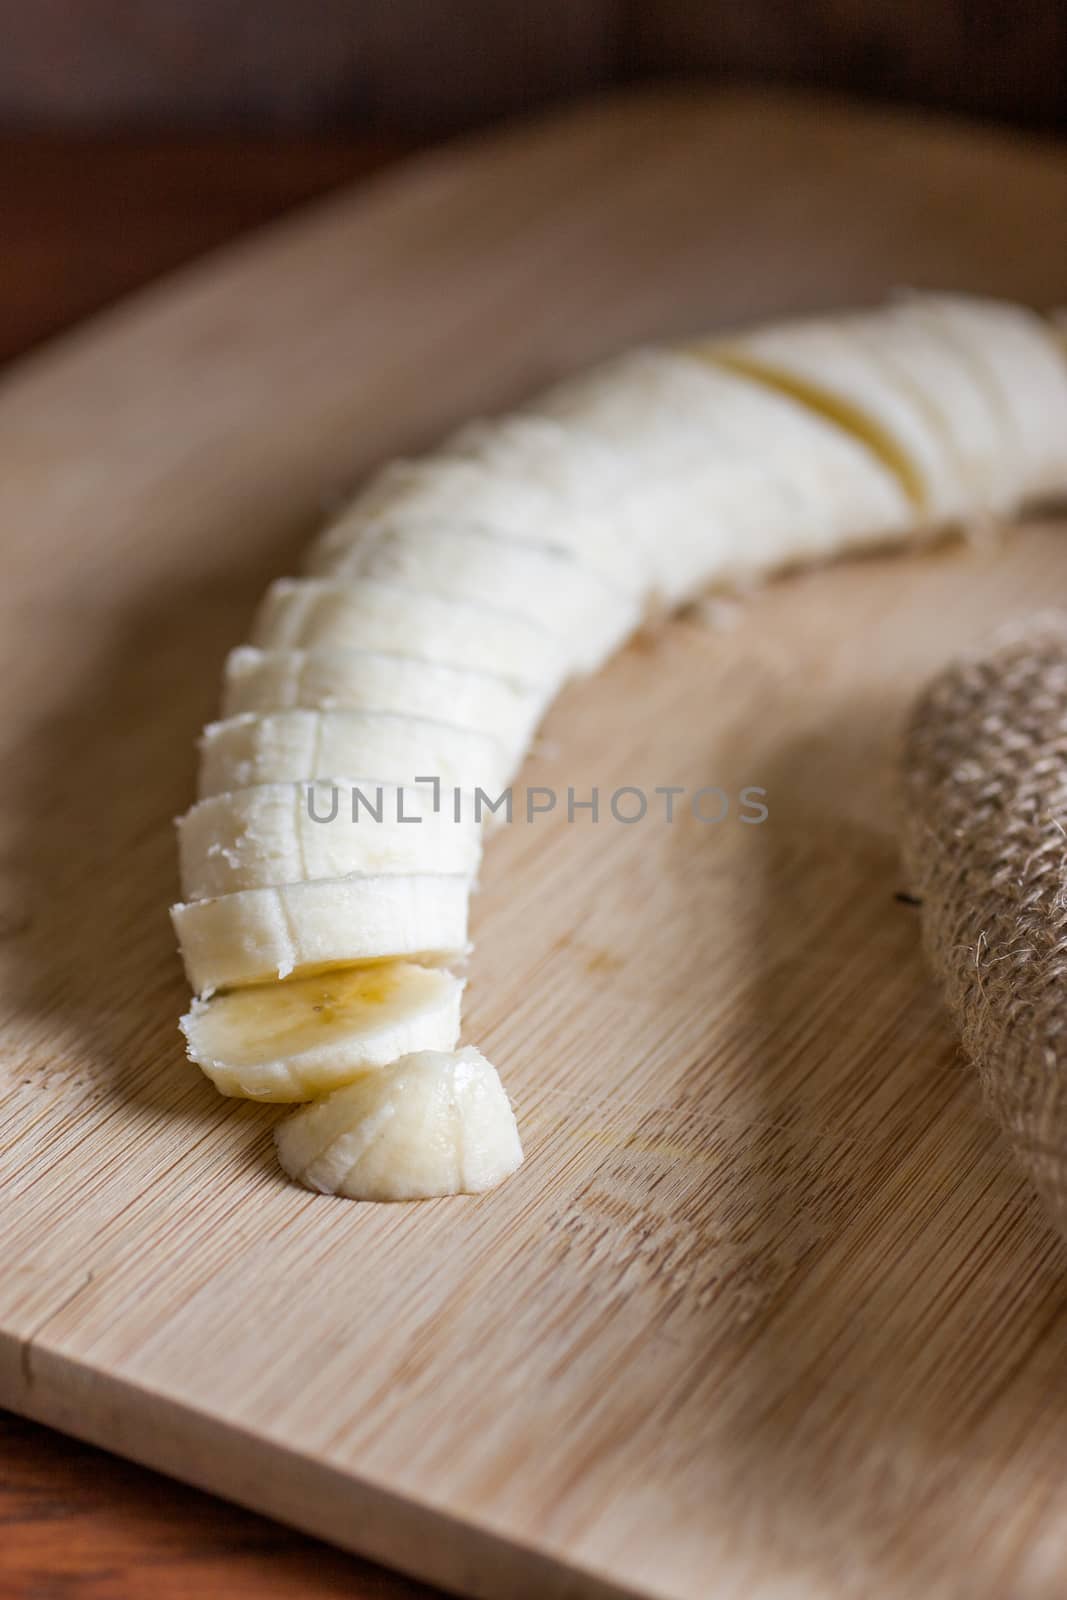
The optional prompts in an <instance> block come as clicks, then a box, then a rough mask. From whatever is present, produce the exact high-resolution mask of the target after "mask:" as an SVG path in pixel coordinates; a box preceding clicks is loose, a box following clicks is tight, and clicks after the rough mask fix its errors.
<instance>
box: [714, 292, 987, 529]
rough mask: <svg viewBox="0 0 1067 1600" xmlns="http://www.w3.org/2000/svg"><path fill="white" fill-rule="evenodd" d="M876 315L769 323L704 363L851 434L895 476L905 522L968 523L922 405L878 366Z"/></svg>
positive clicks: (964, 498)
mask: <svg viewBox="0 0 1067 1600" xmlns="http://www.w3.org/2000/svg"><path fill="white" fill-rule="evenodd" d="M891 337H892V336H891V333H889V332H888V330H887V326H886V323H885V322H884V321H883V320H882V319H881V318H880V317H879V316H877V315H872V316H850V317H838V318H832V319H831V318H812V319H810V320H808V321H805V322H790V323H781V324H776V325H773V326H771V327H767V328H760V329H756V330H755V331H753V332H750V333H746V334H739V335H737V336H736V337H734V338H731V339H729V340H725V341H717V342H712V343H709V344H708V345H706V346H705V347H704V352H705V354H706V355H707V357H708V358H709V359H711V360H716V361H719V362H720V363H722V364H723V365H724V366H725V367H727V368H729V369H731V370H733V371H736V372H738V373H740V374H742V375H745V376H748V377H749V378H751V379H752V380H753V381H755V382H758V383H764V384H766V385H767V386H768V387H770V388H775V389H779V390H781V391H782V392H783V393H785V394H790V395H792V396H793V397H794V398H795V399H797V400H799V401H800V402H801V404H804V405H807V406H808V407H809V408H810V409H811V410H813V411H815V412H818V413H819V414H821V415H823V416H825V417H826V418H827V419H828V420H829V421H831V422H833V423H834V424H836V425H837V426H838V427H840V428H842V429H844V430H845V431H846V432H849V433H852V434H853V435H854V436H855V437H856V438H857V439H859V440H860V441H861V442H862V443H864V444H865V445H866V446H867V447H868V448H869V449H870V450H871V452H872V453H873V454H874V455H876V456H877V457H878V458H879V459H880V460H881V461H882V462H883V463H884V464H885V465H887V466H888V467H889V468H890V469H891V470H892V471H893V472H894V473H895V474H896V475H897V477H898V479H899V481H900V483H901V485H902V486H903V487H904V489H905V491H906V492H907V494H908V496H909V498H910V500H911V501H912V516H911V518H910V522H911V523H915V522H916V521H918V522H923V521H926V522H930V523H934V524H937V525H943V524H945V523H949V522H954V521H959V520H961V519H963V518H966V517H969V516H971V515H972V514H973V512H974V511H975V509H976V495H975V492H974V488H973V486H972V485H971V484H970V483H969V482H968V480H967V478H966V476H965V474H964V472H963V471H962V470H961V465H960V462H959V460H958V459H957V457H956V455H955V452H954V451H953V449H952V447H951V444H950V442H949V440H948V439H947V437H946V436H945V434H944V433H943V431H942V430H941V429H940V428H939V427H938V425H937V421H936V417H935V416H934V415H933V414H932V413H931V408H930V406H929V405H928V404H927V403H925V401H924V400H923V398H921V397H920V396H918V395H917V394H916V391H915V386H914V385H913V384H912V383H911V382H910V381H908V380H902V375H901V373H900V371H899V370H898V369H896V368H894V366H893V365H892V364H891V363H890V362H888V361H886V360H885V359H884V357H883V350H884V348H885V345H886V343H887V342H890V343H891Z"/></svg>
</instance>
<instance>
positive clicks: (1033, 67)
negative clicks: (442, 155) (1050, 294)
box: [0, 0, 1067, 361]
mask: <svg viewBox="0 0 1067 1600" xmlns="http://www.w3.org/2000/svg"><path fill="white" fill-rule="evenodd" d="M680 77H681V78H687V79H699V80H702V81H704V82H707V83H709V84H712V85H714V84H726V83H736V82H743V83H750V84H751V83H764V84H766V83H772V84H782V83H784V84H789V85H801V86H805V87H813V88H820V89H831V90H836V91H844V92H847V93H850V94H853V95H857V96H860V97H867V98H872V99H877V100H879V101H882V102H889V103H892V104H896V105H900V106H902V107H908V106H912V107H924V108H930V109H933V110H943V111H950V112H956V113H963V114H966V115H969V116H972V117H979V118H984V119H993V120H997V121H1000V122H1003V123H1007V124H1014V125H1015V126H1018V127H1024V128H1029V129H1033V130H1038V131H1041V132H1046V133H1047V132H1055V131H1060V130H1063V129H1064V128H1067V0H1015V3H1014V4H1011V3H1010V0H893V3H888V0H706V3H699V0H0V197H2V200H0V204H2V212H0V224H2V227H3V233H2V236H0V237H2V240H3V243H2V246H0V361H2V360H3V359H4V358H9V357H11V356H13V355H16V354H20V353H22V352H24V351H26V350H28V349H30V348H31V347H33V346H34V345H36V344H38V343H39V342H40V341H41V340H42V339H44V338H46V337H48V336H49V335H50V334H53V333H56V332H59V331H60V330H62V329H63V328H65V327H68V326H69V325H70V324H72V323H74V322H76V321H78V320H79V319H80V318H81V317H83V316H85V315H86V314H88V313H90V312H92V311H95V310H98V309H100V308H101V307H103V306H106V305H108V304H109V303H110V302H112V301H113V300H115V299H116V298H118V297H119V296H121V295H123V294H125V293H127V292H128V291H130V290H131V289H134V288H137V287H138V286H140V285H142V284H144V283H146V282H148V281H150V280H151V279H153V278H155V277H157V276H158V275H159V274H161V273H163V272H165V271H167V270H169V269H171V268H173V267H176V266H179V265H181V264H182V263H184V262H185V261H188V260H190V259H192V258H194V257H196V256H198V255H200V254H202V253H203V252H204V251H206V250H209V249H211V248H212V247H213V246H216V245H219V244H222V243H224V242H225V241H227V240H229V239H231V238H233V237H234V236H235V235H238V234H240V233H242V232H244V231H246V230H247V229H248V228H250V227H253V226H255V225H257V224H259V223H263V222H266V221H269V220H271V219H272V218H274V217H277V216H279V215H280V214H282V213H283V212H285V211H286V210H288V209H290V208H291V207H293V206H295V205H298V204H300V203H301V202H303V201H305V200H308V199H310V198H313V197H314V196H317V195H320V194H322V193H324V192H326V191H328V190H330V189H332V188H335V187H337V186H338V185H340V184H343V183H348V182H351V181H353V180H356V179H359V178H361V177H364V176H366V175H367V174H368V173H370V172H373V171H375V170H377V169H379V168H381V167H382V166H383V165H384V164H385V163H387V162H389V161H391V160H394V159H396V158H397V157H399V156H402V155H405V154H408V153H410V152H412V151H414V150H416V149H418V148H420V147H421V146H423V145H425V144H426V143H428V142H431V141H433V140H435V139H438V138H441V137H444V136H447V135H450V134H452V133H455V132H460V131H463V130H466V129H469V128H472V127H476V126H479V125H481V124H484V123H488V122H492V121H493V120H495V119H498V118H500V117H506V116H514V115H517V114H521V113H524V112H529V111H532V110H536V109H539V108H543V107H549V106H553V105H558V104H560V103H562V102H565V101H567V100H568V99H572V98H574V97H576V96H580V95H589V94H592V93H595V92H597V91H598V90H601V89H605V88H611V87H622V86H628V85H633V84H641V83H649V82H657V81H663V80H670V79H676V78H680ZM1035 247H1036V248H1040V242H1039V241H1037V242H1036V245H1035Z"/></svg>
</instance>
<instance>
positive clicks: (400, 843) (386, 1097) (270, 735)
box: [172, 294, 1067, 1199]
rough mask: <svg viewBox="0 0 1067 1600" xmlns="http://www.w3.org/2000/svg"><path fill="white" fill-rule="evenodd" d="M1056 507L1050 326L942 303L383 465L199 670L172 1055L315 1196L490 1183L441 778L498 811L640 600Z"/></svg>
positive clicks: (595, 386)
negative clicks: (264, 1129)
mask: <svg viewBox="0 0 1067 1600" xmlns="http://www.w3.org/2000/svg"><path fill="white" fill-rule="evenodd" d="M1065 492H1067V342H1065V340H1064V337H1063V333H1062V331H1056V330H1055V329H1054V328H1053V326H1052V325H1051V324H1049V323H1047V322H1046V321H1044V320H1043V319H1042V318H1041V317H1039V316H1037V315H1036V314H1035V313H1033V312H1031V311H1027V310H1024V309H1022V308H1020V307H1016V306H1010V305H1004V304H1000V303H998V302H994V301H989V300H981V299H967V298H963V297H959V296H951V295H944V294H934V295H927V294H923V295H916V294H912V295H908V296H905V297H901V298H900V299H898V300H896V301H894V302H893V303H892V304H891V305H889V306H887V307H885V308H882V309H880V310H876V311H870V312H861V313H851V314H849V315H847V316H835V317H826V316H824V317H819V318H814V319H811V320H809V321H805V322H791V323H777V324H774V325H771V326H767V327H763V328H757V329H753V330H742V331H740V332H735V333H731V334H720V335H718V336H716V337H715V338H709V339H702V340H695V341H692V342H690V343H689V344H688V345H686V346H685V347H684V348H677V349H666V348H664V349H647V350H637V351H633V352H630V353H628V354H625V355H622V356H618V357H615V358H613V359H612V360H609V361H607V362H604V363H603V364H602V365H601V366H599V367H597V368H596V369H594V370H593V371H591V372H588V373H585V374H582V375H580V376H579V377H577V378H573V379H568V380H566V381H565V382H562V383H560V384H557V385H556V386H555V387H554V388H553V389H551V390H550V391H548V392H547V393H545V394H542V395H540V396H539V397H537V398H535V399H534V400H532V401H531V402H529V403H528V404H527V405H526V406H525V407H524V408H523V410H522V411H520V412H518V413H516V414H515V415H513V416H511V417H505V418H501V419H499V420H495V421H493V420H490V421H480V422H475V423H471V424H468V425H467V426H466V427H464V428H461V429H460V430H458V431H457V432H456V433H454V434H453V435H451V436H450V437H449V438H447V439H446V440H445V441H444V442H443V444H442V445H441V446H440V448H439V449H438V450H437V451H436V452H434V453H433V454H431V455H429V456H426V457H424V458H423V459H422V460H419V461H402V462H395V463H393V464H391V465H389V466H387V467H384V468H383V469H382V470H381V471H379V472H378V473H377V474H376V475H375V476H374V477H373V478H372V479H371V480H370V482H369V483H368V484H366V486H365V487H364V488H363V489H362V490H361V491H360V492H359V493H358V494H356V495H355V496H354V497H353V499H352V500H351V501H350V502H349V504H348V505H347V506H346V507H345V508H344V510H343V511H342V512H341V513H340V515H338V516H336V517H335V518H334V519H333V520H332V521H331V522H330V524H329V525H328V526H327V527H326V529H325V530H324V532H323V533H322V534H321V535H320V536H319V538H318V539H317V540H316V542H315V544H314V546H313V548H312V550H311V552H310V554H309V559H308V575H307V576H304V577H300V578H287V579H281V580H279V581H278V582H276V583H275V584H274V585H273V586H272V587H271V589H270V590H269V592H268V594H267V596H266V598H265V600H264V602H263V604H262V606H261V608H260V611H259V613H258V615H257V617H256V619H255V622H254V625H253V630H252V639H251V642H250V643H248V644H246V645H243V646H241V647H240V648H238V649H237V650H235V651H234V652H233V653H232V654H231V656H230V658H229V660H228V662H227V665H226V672H225V684H224V694H223V707H222V720H221V721H219V722H216V723H213V724H212V725H211V726H210V727H208V728H207V729H206V730H205V733H204V737H203V741H202V745H201V768H200V791H199V792H200V798H199V801H198V803H197V804H195V805H194V806H193V807H192V808H191V810H190V811H189V812H187V813H186V815H185V816H184V817H183V818H181V819H180V820H179V823H178V829H179V840H180V854H181V870H182V887H183V893H184V895H185V901H184V903H183V904H180V905H177V906H175V907H174V908H173V911H172V916H173V920H174V926H175V929H176V931H177V934H178V939H179V943H180V946H181V950H182V954H183V957H184V960H185V965H186V970H187V973H188V975H189V979H190V982H191V984H192V986H193V988H194V990H195V991H196V994H197V996H198V998H197V999H196V1000H194V1002H193V1004H192V1007H191V1009H190V1011H189V1012H188V1014H187V1015H186V1017H185V1018H183V1020H182V1029H183V1032H184V1034H185V1037H186V1041H187V1045H188V1050H189V1054H190V1057H191V1058H192V1060H193V1061H195V1062H196V1063H197V1064H198V1065H199V1066H201V1067H202V1069H203V1070H204V1072H205V1073H206V1074H207V1075H208V1076H209V1077H210V1078H211V1079H212V1080H213V1081H214V1082H215V1084H216V1085H217V1086H218V1088H219V1089H220V1090H221V1091H222V1092H223V1093H224V1094H228V1095H243V1096H246V1097H250V1098H255V1099H263V1100H277V1101H291V1100H300V1099H305V1098H307V1099H310V1101H311V1103H310V1104H309V1105H308V1106H306V1107H305V1108H304V1109H302V1110H301V1111H299V1112H297V1113H296V1114H295V1115H294V1116H293V1117H292V1118H291V1119H290V1120H289V1121H288V1122H286V1123H284V1124H282V1126H281V1127H280V1128H279V1129H278V1132H277V1144H278V1153H279V1157H280V1159H281V1162H282V1165H283V1166H284V1167H285V1169H286V1171H287V1172H289V1173H290V1174H291V1175H292V1176H294V1177H295V1178H297V1179H298V1180H299V1181H301V1182H303V1183H305V1184H307V1185H308V1186H309V1187H311V1188H315V1189H321V1190H323V1191H326V1192H329V1193H334V1194H343V1195H348V1196H353V1197H356V1198H361V1199H400V1198H422V1197H428V1196H431V1195H441V1194H454V1193H458V1192H461V1191H471V1192H477V1191H479V1190H482V1189H485V1188H488V1187H490V1186H491V1185H493V1184H495V1183H497V1182H499V1181H500V1179H501V1178H503V1177H505V1176H506V1175H507V1174H508V1173H509V1172H511V1171H513V1170H514V1168H515V1167H516V1166H518V1164H519V1162H520V1161H521V1159H522V1151H521V1147H520V1144H519V1139H518V1133H517V1130H516V1127H515V1119H514V1115H513V1113H512V1110H511V1105H510V1102H509V1101H508V1098H507V1096H506V1094H505V1093H504V1090H503V1088H502V1087H501V1084H500V1080H499V1078H498V1077H497V1075H496V1072H495V1071H494V1069H493V1068H492V1067H491V1066H490V1065H489V1063H488V1062H487V1061H485V1060H484V1058H483V1057H482V1056H480V1055H479V1054H478V1053H477V1051H475V1050H472V1049H469V1048H468V1049H465V1050H459V1051H458V1052H456V1051H455V1049H454V1047H455V1045H456V1041H457V1038H458V1034H459V1008H460V998H461V993H462V982H461V980H460V979H459V978H457V977H455V976H454V975H453V974H452V973H451V972H450V971H448V970H447V963H450V962H452V963H454V962H455V961H456V960H457V959H459V958H461V957H462V956H463V955H464V954H465V952H466V948H467V910H468V898H469V894H470V891H471V889H472V887H473V884H474V881H475V874H476V872H477V870H478V865H479V858H480V853H481V841H480V822H479V819H478V813H477V810H476V809H475V808H474V807H472V806H470V805H467V806H464V807H463V808H462V810H461V812H460V813H459V820H456V814H455V813H453V812H452V811H451V809H450V808H448V807H447V805H446V806H445V807H444V808H442V806H441V804H440V803H439V802H440V795H439V790H440V788H454V789H455V790H456V791H457V792H463V793H464V794H467V793H469V792H470V791H473V790H477V789H478V788H481V789H483V790H484V791H485V792H486V793H487V794H491V795H493V796H496V795H497V794H498V793H499V792H500V791H501V790H502V789H503V788H504V786H505V785H506V784H507V783H509V782H510V780H511V777H512V775H513V773H514V772H515V770H516V768H517V766H518V764H519V763H520V762H521V760H522V758H523V755H524V753H525V751H526V750H527V748H528V747H529V744H530V742H531V739H532V737H533V735H534V732H535V729H536V727H537V724H538V721H539V720H540V718H541V716H542V715H543V713H544V711H545V709H546V707H547V706H548V705H549V703H550V702H551V700H552V698H553V697H554V695H555V694H556V692H557V691H558V690H559V688H560V687H561V686H562V684H563V683H564V682H565V681H566V680H567V679H568V678H570V677H573V676H575V675H577V674H581V673H586V672H591V671H595V670H596V669H597V667H599V665H600V664H601V663H602V662H603V661H604V660H605V659H606V657H607V656H608V655H610V653H611V652H612V651H613V650H614V649H616V648H617V646H618V645H619V644H620V643H622V642H623V641H624V640H625V639H626V638H627V637H628V636H629V635H630V634H631V633H632V632H633V631H634V629H635V628H636V627H637V626H638V625H639V624H640V622H641V620H642V618H643V617H644V616H645V614H646V611H647V609H648V608H649V607H654V606H656V605H659V606H663V605H666V606H668V607H671V606H676V605H678V604H681V603H683V602H684V601H686V600H689V599H691V598H693V597H694V596H697V595H699V594H700V593H701V592H702V590H704V589H705V588H706V587H707V586H708V585H710V584H714V585H717V586H720V587H721V586H724V585H730V584H738V583H746V582H750V581H752V580H753V579H758V578H762V577H765V576H766V575H767V574H769V573H771V572H774V571H776V570H778V569H781V568H783V567H787V566H790V565H794V564H796V563H797V562H799V561H803V560H809V559H822V558H826V557H828V556H831V555H835V554H837V553H839V552H841V551H842V550H845V549H848V548H850V547H852V546H855V545H859V544H862V543H864V542H867V543H870V542H873V541H884V540H886V539H887V538H890V537H896V538H903V537H908V538H913V537H915V536H917V535H930V534H934V533H936V532H938V531H939V530H941V529H944V528H946V527H951V526H953V525H957V524H963V523H967V522H971V521H974V520H976V519H983V518H988V517H991V516H1000V515H1004V514H1009V513H1012V512H1014V511H1016V510H1018V509H1019V508H1020V507H1022V506H1024V505H1026V504H1028V503H1029V502H1032V501H1035V500H1038V499H1043V498H1047V497H1048V496H1050V495H1054V494H1061V495H1062V494H1064V493H1065ZM357 793H358V795H359V797H360V798H358V799H357V798H356V795H357ZM398 808H399V809H398ZM357 813H358V814H357Z"/></svg>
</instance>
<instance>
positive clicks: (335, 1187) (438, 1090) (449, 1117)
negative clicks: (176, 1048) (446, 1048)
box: [274, 1048, 522, 1200]
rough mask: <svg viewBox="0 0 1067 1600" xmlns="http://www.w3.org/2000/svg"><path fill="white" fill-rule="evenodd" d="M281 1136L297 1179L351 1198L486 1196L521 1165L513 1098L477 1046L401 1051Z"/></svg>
mask: <svg viewBox="0 0 1067 1600" xmlns="http://www.w3.org/2000/svg"><path fill="white" fill-rule="evenodd" d="M274 1138H275V1143H276V1144H277V1147H278V1157H279V1160H280V1161H281V1164H282V1166H283V1167H284V1168H285V1170H286V1172H287V1173H288V1174H289V1176H290V1177H292V1178H295V1179H297V1181H298V1182H300V1183H303V1184H305V1185H306V1186H307V1188H309V1189H316V1190H318V1192H319V1193H320V1194H340V1195H347V1196H348V1197H349V1199H352V1200H429V1199H432V1198H434V1197H435V1196H439V1195H449V1194H481V1193H482V1192H483V1191H484V1190H486V1189H492V1188H494V1187H495V1185H496V1184H498V1183H500V1182H501V1181H502V1180H503V1179H504V1178H506V1177H508V1176H509V1175H510V1174H511V1173H513V1172H514V1171H515V1170H516V1168H517V1167H519V1166H520V1165H521V1163H522V1145H521V1144H520V1142H519V1131H518V1128H517V1127H516V1125H515V1113H514V1112H513V1110H512V1108H511V1102H510V1101H509V1100H508V1097H507V1095H506V1094H505V1093H504V1089H503V1085H502V1084H501V1082H500V1079H499V1077H498V1076H497V1073H496V1069H495V1068H494V1067H492V1066H490V1064H489V1062H488V1061H487V1060H486V1059H485V1057H484V1056H482V1055H480V1054H479V1053H478V1051H477V1050H472V1049H470V1048H467V1049H465V1050H459V1051H457V1052H456V1053H455V1054H444V1053H440V1052H437V1051H423V1052H421V1053H419V1054H417V1055H409V1056H404V1057H402V1058H401V1059H400V1060H399V1061H394V1062H393V1063H392V1065H391V1066H388V1067H383V1068H382V1069H381V1071H379V1072H371V1073H367V1074H365V1076H363V1077H361V1078H357V1079H356V1081H355V1082H354V1083H351V1084H349V1085H348V1086H347V1087H346V1088H344V1089H337V1090H335V1091H334V1093H333V1094H330V1095H327V1096H326V1097H325V1099H322V1100H316V1101H314V1102H313V1103H312V1104H311V1105H309V1106H305V1107H304V1108H303V1109H302V1110H300V1111H297V1112H295V1113H294V1114H293V1115H292V1116H291V1117H288V1118H287V1119H286V1120H285V1121H284V1122H283V1123H282V1124H281V1126H280V1127H279V1128H278V1129H277V1130H276V1132H275V1135H274Z"/></svg>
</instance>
